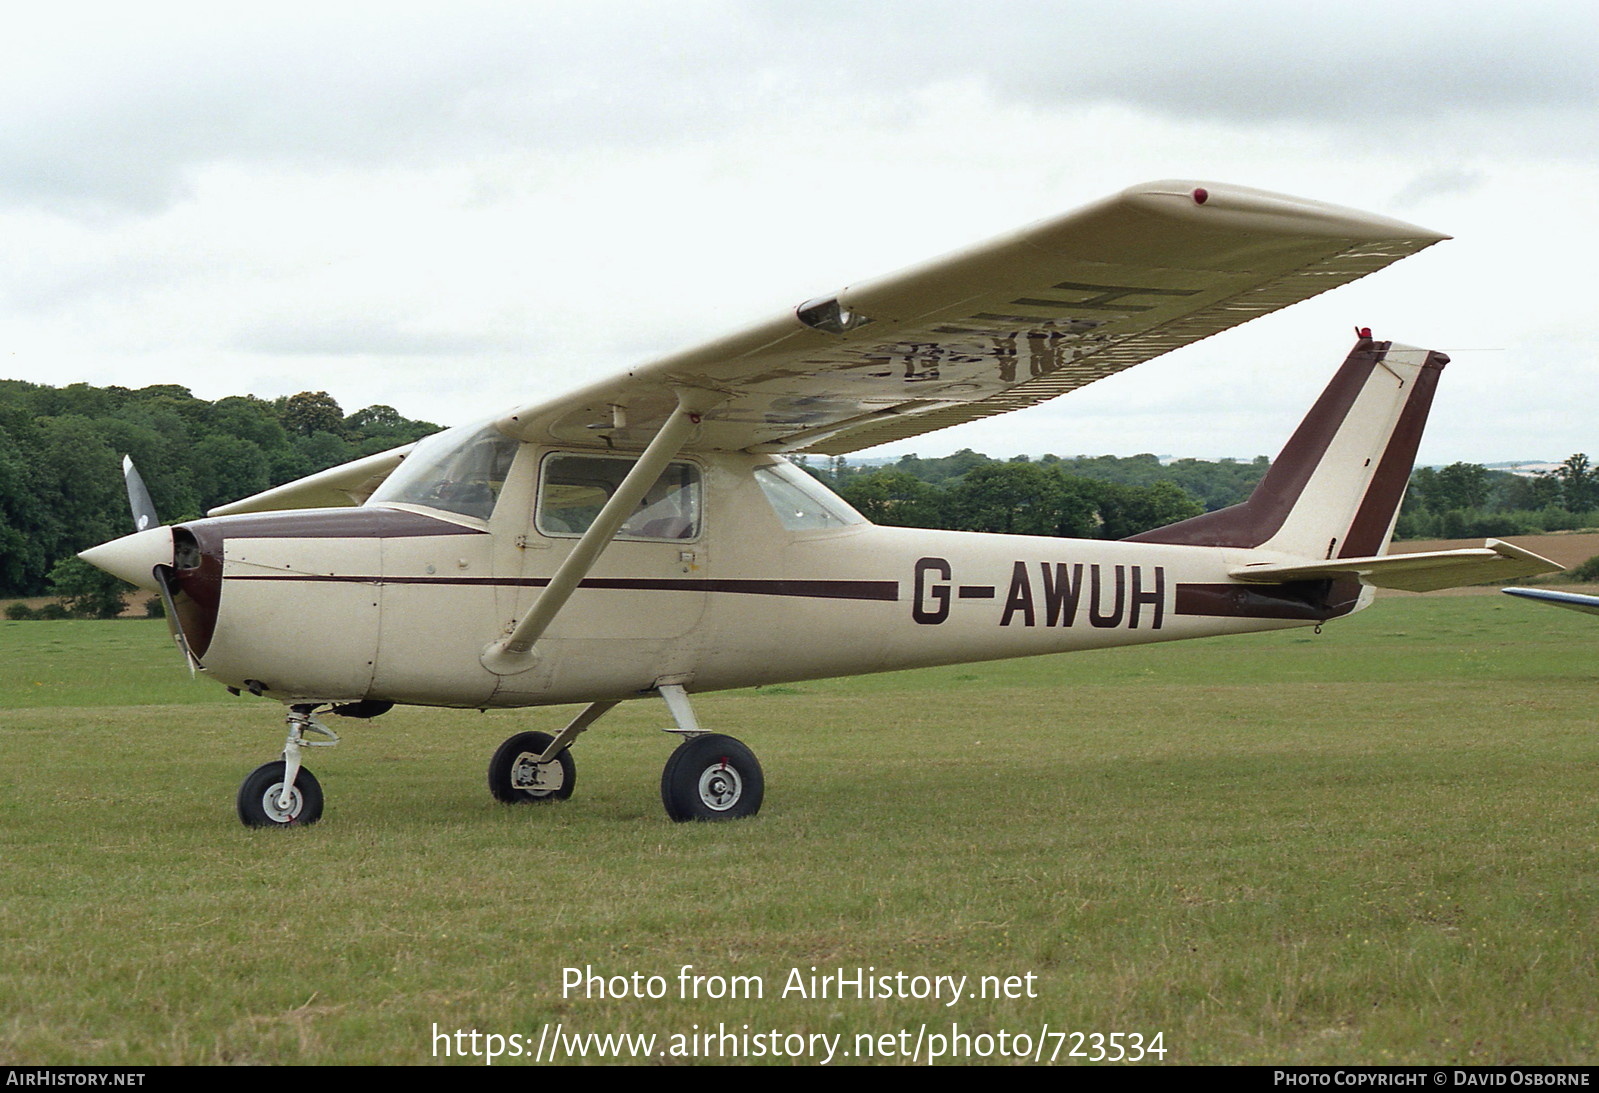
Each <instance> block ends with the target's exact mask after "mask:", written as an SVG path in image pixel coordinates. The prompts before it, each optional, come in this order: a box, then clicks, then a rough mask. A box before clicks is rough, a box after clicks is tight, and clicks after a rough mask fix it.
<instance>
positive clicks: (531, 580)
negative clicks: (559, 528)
mask: <svg viewBox="0 0 1599 1093" xmlns="http://www.w3.org/2000/svg"><path fill="white" fill-rule="evenodd" d="M228 580H230V581H299V582H302V583H335V584H339V583H349V584H371V585H385V584H405V585H419V584H431V585H450V586H462V585H467V586H470V585H477V586H481V587H505V588H545V587H547V586H548V585H549V583H550V578H548V577H387V576H378V575H375V574H367V575H356V574H324V573H241V574H237V575H235V576H232V577H229V578H228ZM578 587H579V588H585V589H596V590H601V589H608V590H612V591H630V592H724V593H734V594H741V595H747V596H796V597H801V598H805V599H824V600H885V601H889V602H893V601H896V600H898V599H899V582H898V581H847V580H839V581H804V580H769V579H763V578H748V579H746V578H737V577H589V578H587V579H585V580H584V581H583V582H582V583H581V584H579V585H578Z"/></svg>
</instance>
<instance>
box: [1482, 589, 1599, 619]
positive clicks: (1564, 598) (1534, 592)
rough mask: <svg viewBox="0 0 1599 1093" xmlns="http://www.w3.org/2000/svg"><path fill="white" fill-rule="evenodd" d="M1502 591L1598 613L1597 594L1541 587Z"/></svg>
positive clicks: (1537, 600) (1590, 613)
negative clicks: (1589, 594) (1558, 590)
mask: <svg viewBox="0 0 1599 1093" xmlns="http://www.w3.org/2000/svg"><path fill="white" fill-rule="evenodd" d="M1504 591H1505V595H1507V596H1520V597H1521V598H1522V599H1525V600H1534V601H1536V602H1538V603H1548V604H1553V605H1554V606H1556V607H1564V608H1566V609H1568V610H1571V611H1581V612H1583V613H1584V614H1587V615H1599V596H1584V595H1582V594H1581V593H1580V592H1556V591H1554V590H1553V589H1543V588H1507V589H1505V590H1504Z"/></svg>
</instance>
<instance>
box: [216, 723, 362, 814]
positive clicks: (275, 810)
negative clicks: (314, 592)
mask: <svg viewBox="0 0 1599 1093" xmlns="http://www.w3.org/2000/svg"><path fill="white" fill-rule="evenodd" d="M316 709H317V705H316V704H315V703H310V704H304V705H298V706H290V707H289V713H288V717H287V720H288V723H289V738H288V740H287V741H285V742H284V745H283V758H282V759H279V760H276V761H274V762H271V763H263V764H262V765H261V766H259V767H256V768H255V769H254V770H253V771H251V772H250V776H249V777H248V778H246V779H245V780H244V784H243V785H241V786H240V787H239V798H238V802H237V807H238V812H239V822H240V823H242V824H244V826H245V827H303V826H305V825H306V824H314V823H316V822H317V821H318V820H320V819H321V818H322V786H321V785H320V784H319V783H318V782H317V780H316V777H315V776H314V775H313V774H312V773H311V772H310V771H308V770H305V769H303V768H302V767H301V766H300V750H301V749H302V748H331V747H333V746H334V745H335V744H337V743H338V742H339V734H338V733H336V732H334V731H333V730H332V729H330V728H328V727H327V726H326V725H324V724H322V722H320V721H318V720H317V718H316ZM306 733H311V734H313V735H315V736H324V737H327V739H325V740H307V739H306V738H305V734H306Z"/></svg>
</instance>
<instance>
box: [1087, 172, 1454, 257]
mask: <svg viewBox="0 0 1599 1093" xmlns="http://www.w3.org/2000/svg"><path fill="white" fill-rule="evenodd" d="M1117 198H1118V199H1119V200H1122V201H1126V202H1128V203H1130V204H1133V205H1137V206H1139V207H1142V208H1144V209H1146V210H1149V211H1151V212H1160V213H1162V214H1165V215H1169V216H1186V217H1198V216H1208V217H1213V218H1216V219H1222V218H1225V219H1226V220H1228V221H1229V222H1238V221H1244V222H1247V223H1248V224H1252V225H1253V226H1255V227H1256V228H1259V229H1266V230H1272V229H1275V230H1280V231H1281V230H1292V231H1298V232H1309V233H1312V234H1315V235H1329V236H1337V237H1343V238H1350V239H1361V240H1371V241H1378V240H1389V239H1405V240H1410V241H1414V242H1417V243H1421V244H1422V245H1424V246H1430V245H1431V244H1433V243H1440V242H1443V241H1444V240H1446V239H1450V238H1452V237H1451V236H1449V235H1445V234H1444V233H1443V232H1438V231H1434V230H1432V229H1431V228H1423V227H1421V226H1419V225H1417V224H1411V223H1407V222H1406V221H1403V220H1396V219H1393V218H1392V217H1386V216H1379V215H1377V214H1375V213H1369V212H1365V211H1363V210H1360V209H1354V208H1349V207H1347V206H1344V205H1334V204H1331V203H1329V202H1325V201H1315V200H1312V199H1310V198H1305V197H1295V196H1293V195H1291V194H1284V193H1277V192H1275V191H1272V190H1259V189H1255V188H1254V187H1252V186H1239V185H1236V184H1233V183H1226V182H1210V181H1205V180H1199V179H1172V178H1168V179H1159V180H1157V181H1154V182H1143V183H1139V184H1138V185H1136V186H1129V187H1127V188H1126V189H1125V190H1123V191H1121V193H1120V194H1118V195H1117Z"/></svg>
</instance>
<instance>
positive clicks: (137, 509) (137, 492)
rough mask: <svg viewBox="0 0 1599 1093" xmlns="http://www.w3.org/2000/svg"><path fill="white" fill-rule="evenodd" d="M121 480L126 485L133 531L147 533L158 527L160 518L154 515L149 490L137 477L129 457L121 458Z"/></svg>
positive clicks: (137, 472) (137, 473)
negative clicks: (131, 513) (131, 512)
mask: <svg viewBox="0 0 1599 1093" xmlns="http://www.w3.org/2000/svg"><path fill="white" fill-rule="evenodd" d="M122 478H123V481H125V482H126V483H127V484H128V507H129V508H131V509H132V510H133V528H134V530H135V531H148V530H149V529H150V528H153V527H159V526H160V525H161V517H159V516H157V515H156V513H155V502H154V501H152V500H151V499H150V490H149V489H148V488H147V487H146V486H145V484H144V479H143V478H141V477H140V476H139V469H138V468H137V467H135V466H134V465H133V457H132V456H130V455H125V456H123V457H122Z"/></svg>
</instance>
